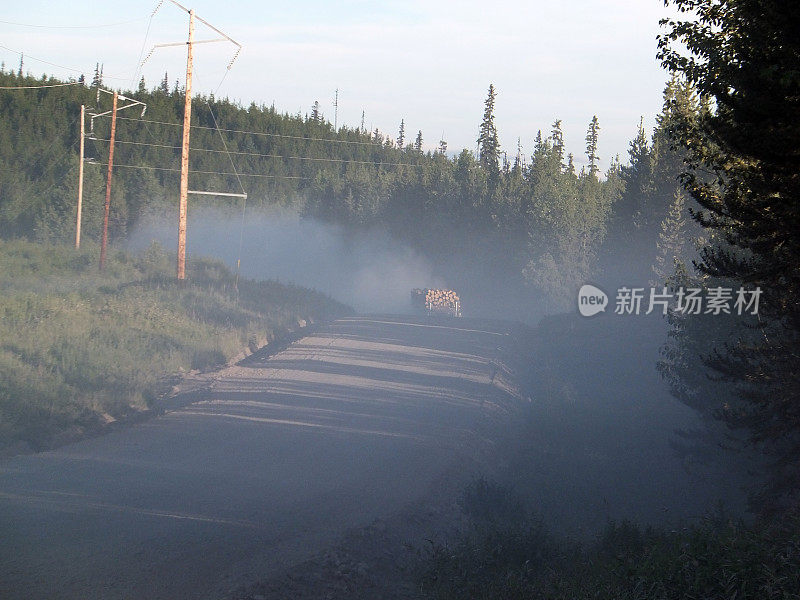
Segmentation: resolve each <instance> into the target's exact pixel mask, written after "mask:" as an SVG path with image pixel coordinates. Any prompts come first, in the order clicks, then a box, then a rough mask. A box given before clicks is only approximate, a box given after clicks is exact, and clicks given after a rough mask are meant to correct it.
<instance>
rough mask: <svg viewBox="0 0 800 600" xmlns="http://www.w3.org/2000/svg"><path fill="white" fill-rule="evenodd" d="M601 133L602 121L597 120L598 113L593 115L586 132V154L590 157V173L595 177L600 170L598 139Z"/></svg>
mask: <svg viewBox="0 0 800 600" xmlns="http://www.w3.org/2000/svg"><path fill="white" fill-rule="evenodd" d="M599 133H600V123H599V122H598V120H597V115H594V116H593V117H592V120H591V122H590V123H589V131H587V132H586V156H587V158H588V159H589V174H590V175H592V176H593V177H596V176H597V172H598V171H599V170H600V167H599V166H598V164H597V163H598V161H599V160H600V157H599V156H597V141H598V137H599Z"/></svg>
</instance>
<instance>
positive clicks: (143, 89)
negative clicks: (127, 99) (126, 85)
mask: <svg viewBox="0 0 800 600" xmlns="http://www.w3.org/2000/svg"><path fill="white" fill-rule="evenodd" d="M136 91H137V92H138V93H140V94H146V93H147V85H146V84H145V82H144V77H142V78H141V79H140V80H139V89H137V90H136Z"/></svg>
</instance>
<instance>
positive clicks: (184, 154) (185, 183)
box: [178, 10, 194, 280]
mask: <svg viewBox="0 0 800 600" xmlns="http://www.w3.org/2000/svg"><path fill="white" fill-rule="evenodd" d="M193 45H194V10H190V11H189V41H188V42H187V43H186V48H187V52H186V99H185V101H184V105H183V145H182V146H181V187H180V196H179V197H178V279H179V280H183V279H186V211H187V204H188V202H187V198H188V194H189V132H190V131H191V122H192V66H193V65H192V48H193Z"/></svg>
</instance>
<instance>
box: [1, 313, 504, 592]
mask: <svg viewBox="0 0 800 600" xmlns="http://www.w3.org/2000/svg"><path fill="white" fill-rule="evenodd" d="M509 339H510V338H509V331H508V329H507V328H506V327H505V326H502V325H498V324H494V325H487V324H485V323H480V322H475V321H469V320H467V319H464V320H458V321H452V320H451V321H441V322H436V321H430V320H424V319H414V318H410V317H409V318H405V317H404V318H392V317H358V318H349V319H342V320H340V321H336V322H334V323H333V324H331V325H328V326H324V327H322V328H320V329H318V330H317V331H315V332H314V333H311V334H309V335H308V336H307V337H304V338H302V339H300V340H299V341H297V342H295V343H294V344H292V345H290V346H289V347H288V348H287V349H285V350H284V351H282V352H280V353H277V354H275V355H273V356H270V357H268V356H266V354H259V353H257V354H255V355H253V356H251V357H249V358H248V359H246V360H245V361H243V362H241V363H239V364H238V365H235V366H231V367H228V368H226V369H224V370H222V371H220V372H219V373H217V374H215V376H214V379H213V382H212V383H210V384H209V385H208V386H206V388H205V389H201V390H195V391H191V392H186V393H184V394H182V395H180V396H179V397H178V398H177V404H176V406H177V407H176V408H175V409H174V410H170V411H169V412H167V413H165V414H163V415H161V416H159V417H156V418H153V419H150V420H147V421H145V422H143V423H139V424H136V425H132V426H130V427H126V428H123V429H121V430H119V431H115V432H113V433H110V434H108V435H104V436H101V437H97V438H93V439H89V440H84V441H82V442H79V443H75V444H71V445H69V446H65V447H63V448H60V449H58V450H56V451H53V452H47V453H41V454H36V455H30V456H20V457H16V458H13V459H9V460H6V461H3V462H2V463H0V540H1V541H0V597H2V598H5V599H8V600H11V599H15V598H26V599H30V598H47V599H57V598H104V599H117V598H148V599H158V598H170V599H179V598H220V597H224V596H225V595H226V594H228V593H229V592H230V591H231V590H232V589H234V588H236V587H237V586H242V585H247V584H248V583H250V582H252V581H255V580H257V579H260V578H264V577H266V576H269V575H270V574H271V573H278V572H280V571H281V570H283V569H286V568H288V567H290V566H291V565H294V564H297V563H299V562H302V561H303V560H306V559H308V558H309V557H310V556H312V555H313V554H315V553H318V552H320V551H321V550H323V549H324V548H325V547H326V546H328V545H330V544H332V543H334V542H335V541H336V540H338V539H340V538H341V537H342V536H343V535H344V534H346V533H347V532H348V531H352V530H353V529H355V528H359V527H364V526H366V525H368V524H370V523H372V522H374V521H375V519H378V518H384V517H387V516H389V515H392V514H396V513H397V512H399V511H401V510H404V509H405V508H406V507H408V506H409V505H411V504H413V503H415V502H419V501H420V500H421V499H422V498H424V497H425V496H426V494H430V493H431V490H432V488H433V487H435V486H436V485H437V482H438V481H439V480H440V478H441V477H442V476H443V474H444V473H446V472H448V470H449V471H452V470H453V469H454V468H456V469H457V468H458V465H465V466H464V469H465V470H466V469H467V466H466V465H469V464H470V461H471V460H474V459H475V457H476V455H477V454H479V453H480V452H481V448H484V447H488V446H491V443H492V439H491V437H492V435H494V434H492V433H491V432H492V431H497V428H496V427H492V426H491V425H492V424H493V423H494V424H500V423H502V421H503V419H504V418H505V417H504V415H506V414H507V413H508V412H509V411H510V410H513V407H514V406H515V405H516V404H517V403H518V402H519V399H518V398H516V397H515V396H514V395H513V394H511V393H509V392H508V391H507V387H506V386H504V385H503V384H502V383H501V380H502V378H501V377H498V376H497V375H498V372H499V370H500V371H501V370H502V367H501V365H500V363H499V362H498V357H499V354H500V348H501V347H502V346H503V344H504V343H506V342H507V341H508V340H509Z"/></svg>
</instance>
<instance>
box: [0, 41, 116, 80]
mask: <svg viewBox="0 0 800 600" xmlns="http://www.w3.org/2000/svg"><path fill="white" fill-rule="evenodd" d="M0 48H2V49H3V50H8V51H9V52H13V53H14V54H19V55H20V56H22V57H23V58H27V59H30V60H35V61H36V62H40V63H42V64H45V65H50V66H51V67H56V68H58V69H64V70H66V71H72V72H73V73H80V74H81V75H84V74H85V73H86V71H84V70H83V69H75V68H73V67H66V66H64V65H59V64H57V63H54V62H50V61H49V60H44V59H42V58H36V57H35V56H31V55H30V54H25V53H24V52H20V51H19V50H14V49H13V48H9V47H8V46H4V45H2V44H0ZM103 77H104V78H107V79H117V80H119V81H127V79H128V78H127V77H113V76H111V75H103Z"/></svg>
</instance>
